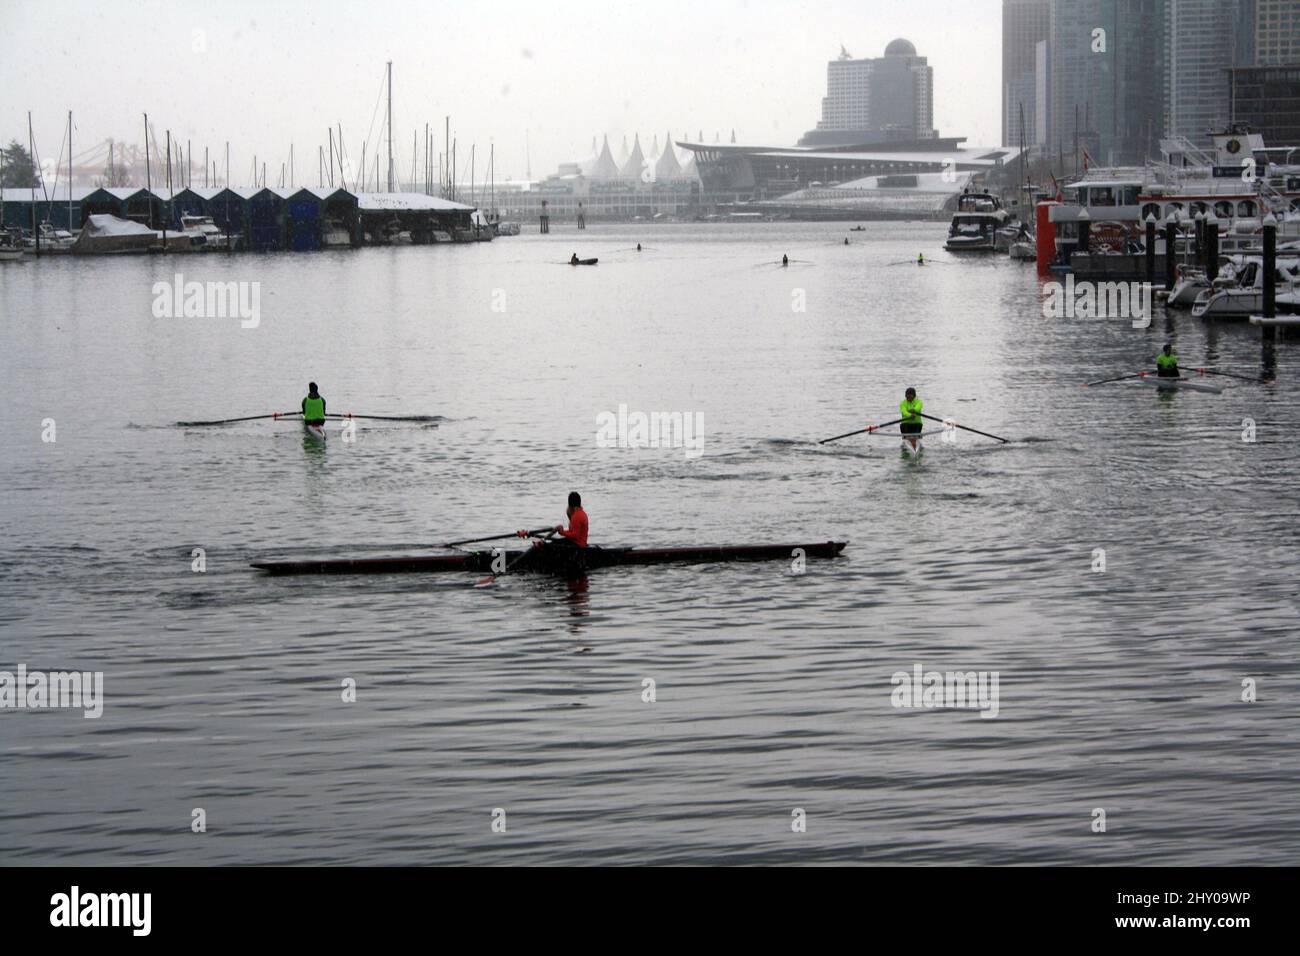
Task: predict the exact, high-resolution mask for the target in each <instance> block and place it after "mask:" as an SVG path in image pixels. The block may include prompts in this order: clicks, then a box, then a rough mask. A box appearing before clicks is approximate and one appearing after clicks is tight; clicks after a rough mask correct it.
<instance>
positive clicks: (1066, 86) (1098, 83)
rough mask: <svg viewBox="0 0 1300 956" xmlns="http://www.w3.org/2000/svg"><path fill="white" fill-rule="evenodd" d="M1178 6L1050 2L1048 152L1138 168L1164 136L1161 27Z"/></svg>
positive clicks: (1146, 1) (1130, 0)
mask: <svg viewBox="0 0 1300 956" xmlns="http://www.w3.org/2000/svg"><path fill="white" fill-rule="evenodd" d="M1174 2H1181V0H1051V14H1050V16H1051V25H1050V37H1049V40H1050V46H1051V50H1050V60H1051V115H1050V118H1049V122H1048V143H1047V145H1048V147H1049V148H1055V149H1059V150H1060V151H1061V152H1062V153H1064V154H1066V155H1073V154H1074V153H1073V149H1074V144H1075V143H1076V142H1077V143H1078V144H1079V147H1080V153H1082V151H1083V150H1087V152H1088V154H1089V155H1090V156H1091V157H1092V160H1093V162H1094V163H1095V164H1098V165H1108V166H1111V165H1121V164H1124V163H1137V162H1141V161H1142V160H1143V159H1145V158H1146V157H1147V156H1150V155H1152V154H1153V153H1154V152H1155V150H1156V148H1157V146H1158V145H1159V141H1160V136H1161V133H1162V132H1163V129H1164V115H1163V114H1164V109H1163V107H1164V57H1165V48H1164V44H1163V43H1162V37H1163V30H1162V29H1161V26H1162V24H1163V23H1164V20H1165V5H1166V3H1174Z"/></svg>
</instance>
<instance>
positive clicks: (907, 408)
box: [898, 388, 925, 451]
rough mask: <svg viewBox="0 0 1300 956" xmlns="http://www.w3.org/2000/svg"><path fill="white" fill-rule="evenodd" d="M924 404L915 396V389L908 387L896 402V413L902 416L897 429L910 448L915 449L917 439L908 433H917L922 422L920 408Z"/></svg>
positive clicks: (922, 424)
mask: <svg viewBox="0 0 1300 956" xmlns="http://www.w3.org/2000/svg"><path fill="white" fill-rule="evenodd" d="M924 407H925V405H924V404H923V403H922V402H921V400H920V399H919V398H917V397H916V389H914V388H909V389H908V390H907V391H906V392H905V393H903V400H902V401H901V402H899V403H898V414H899V415H900V416H901V417H902V419H903V420H902V422H900V423H899V425H898V430H899V431H900V432H902V433H903V437H904V438H907V441H908V444H910V445H911V446H912V450H913V451H916V447H917V439H915V438H908V437H907V436H909V435H916V434H919V433H920V431H921V428H922V427H923V426H924V424H925V423H924V422H922V421H921V409H922V408H924Z"/></svg>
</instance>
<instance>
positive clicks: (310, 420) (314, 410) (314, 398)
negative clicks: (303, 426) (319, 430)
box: [302, 382, 325, 425]
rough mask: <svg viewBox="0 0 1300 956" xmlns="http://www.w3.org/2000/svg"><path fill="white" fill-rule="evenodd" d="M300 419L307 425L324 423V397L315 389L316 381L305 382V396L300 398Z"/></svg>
mask: <svg viewBox="0 0 1300 956" xmlns="http://www.w3.org/2000/svg"><path fill="white" fill-rule="evenodd" d="M302 420H303V421H304V422H306V423H307V424H308V425H324V424H325V399H324V398H322V397H321V394H320V392H318V391H316V383H315V382H308V383H307V397H306V398H304V399H303V400H302Z"/></svg>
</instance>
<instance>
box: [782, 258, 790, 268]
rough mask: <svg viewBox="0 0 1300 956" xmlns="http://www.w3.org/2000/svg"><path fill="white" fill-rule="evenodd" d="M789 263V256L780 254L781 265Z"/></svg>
mask: <svg viewBox="0 0 1300 956" xmlns="http://www.w3.org/2000/svg"><path fill="white" fill-rule="evenodd" d="M789 264H790V257H789V256H782V257H781V265H783V266H788V265H789Z"/></svg>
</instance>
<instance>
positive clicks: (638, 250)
mask: <svg viewBox="0 0 1300 956" xmlns="http://www.w3.org/2000/svg"><path fill="white" fill-rule="evenodd" d="M636 251H637V252H640V251H641V243H639V242H638V243H637V244H636Z"/></svg>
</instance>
